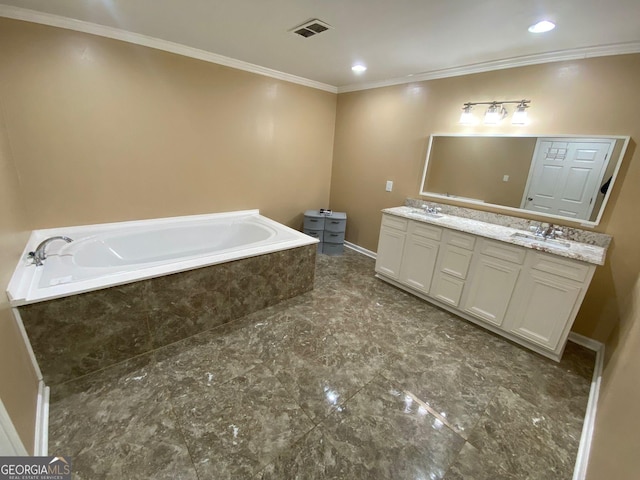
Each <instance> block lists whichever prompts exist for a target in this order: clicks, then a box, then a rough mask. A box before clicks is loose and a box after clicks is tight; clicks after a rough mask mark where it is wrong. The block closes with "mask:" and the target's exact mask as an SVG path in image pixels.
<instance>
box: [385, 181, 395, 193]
mask: <svg viewBox="0 0 640 480" xmlns="http://www.w3.org/2000/svg"><path fill="white" fill-rule="evenodd" d="M385 190H386V191H387V192H390V191H391V190H393V180H387V186H386V187H385Z"/></svg>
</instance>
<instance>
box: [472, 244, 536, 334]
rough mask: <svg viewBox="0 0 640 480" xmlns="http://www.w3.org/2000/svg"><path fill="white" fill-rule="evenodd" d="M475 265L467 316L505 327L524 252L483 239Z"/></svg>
mask: <svg viewBox="0 0 640 480" xmlns="http://www.w3.org/2000/svg"><path fill="white" fill-rule="evenodd" d="M480 242H481V245H480V248H479V251H478V254H477V255H475V258H474V262H473V267H472V271H473V277H472V280H471V281H470V285H469V288H468V289H467V292H466V295H465V299H464V302H463V309H464V311H465V312H467V313H469V314H471V315H475V316H476V317H478V318H480V319H481V320H484V321H486V322H489V323H490V324H492V325H495V326H496V327H500V326H502V324H503V322H504V319H505V316H506V314H507V308H508V307H509V303H510V302H511V298H512V296H513V292H514V289H515V286H516V282H517V280H518V278H519V276H520V271H521V269H522V265H521V264H522V263H523V261H524V257H525V252H524V250H523V249H521V248H517V247H510V246H507V245H500V242H495V241H491V240H486V239H482V240H480Z"/></svg>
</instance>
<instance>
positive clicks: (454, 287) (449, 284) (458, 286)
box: [430, 274, 464, 307]
mask: <svg viewBox="0 0 640 480" xmlns="http://www.w3.org/2000/svg"><path fill="white" fill-rule="evenodd" d="M463 288H464V282H463V281H462V280H458V279H457V278H453V277H451V276H449V275H445V274H439V275H438V276H437V277H436V279H435V282H434V285H433V287H432V288H431V292H430V293H431V295H432V296H433V297H435V298H437V299H438V300H440V301H441V302H444V303H447V304H449V305H453V306H454V307H457V306H458V305H459V304H460V297H461V296H462V289H463Z"/></svg>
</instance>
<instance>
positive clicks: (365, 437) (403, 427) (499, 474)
mask: <svg viewBox="0 0 640 480" xmlns="http://www.w3.org/2000/svg"><path fill="white" fill-rule="evenodd" d="M316 261H317V269H316V276H315V288H314V289H313V290H312V291H309V292H307V293H305V294H304V295H300V296H298V297H295V298H293V299H290V300H287V301H284V302H281V303H279V304H277V305H275V306H271V307H268V308H266V309H263V310H260V311H258V312H255V313H252V314H250V315H248V316H245V317H242V318H241V319H238V320H235V321H233V322H230V323H227V324H225V325H221V326H219V327H216V328H214V329H211V330H208V331H206V332H203V333H200V334H197V335H195V336H193V337H189V338H187V339H184V340H180V341H178V342H176V343H173V344H171V345H167V346H165V347H161V348H159V349H157V350H154V351H153V352H151V353H147V354H143V355H139V356H138V357H136V358H134V359H132V360H129V361H125V362H122V363H119V364H117V365H114V366H112V367H109V368H106V369H104V370H102V371H100V372H96V373H92V374H90V375H86V376H84V377H82V378H80V379H77V380H73V381H70V382H67V383H65V384H62V385H54V386H53V388H52V404H51V413H50V430H49V432H50V433H49V435H50V436H49V440H50V445H49V453H50V454H52V455H69V456H71V457H72V458H73V460H74V474H75V476H74V478H76V479H79V480H82V479H98V478H102V479H108V478H109V479H110V478H114V479H116V478H117V479H121V478H159V479H162V478H166V479H197V478H199V479H209V478H215V479H216V480H220V479H240V478H242V479H244V478H247V479H262V480H266V479H278V480H283V479H294V478H305V479H307V478H308V479H329V478H331V479H349V480H355V479H365V478H366V479H371V480H375V479H394V480H397V479H412V480H413V479H416V478H427V479H442V478H444V479H446V480H454V479H455V480H458V479H465V480H474V479H477V480H480V479H483V480H484V479H491V480H500V479H514V480H515V479H530V480H534V479H544V480H547V479H551V478H552V479H554V480H565V479H566V480H568V479H570V478H571V475H572V471H573V465H574V462H575V459H576V453H577V450H578V443H579V439H580V433H581V428H582V422H583V417H584V413H585V408H586V405H587V400H588V395H589V388H590V382H591V377H592V372H593V367H594V357H595V355H594V353H593V352H591V351H588V350H586V349H584V348H583V347H579V346H577V345H575V344H572V343H569V345H568V347H567V349H566V352H565V355H564V357H563V359H562V361H561V363H559V364H558V363H555V362H553V361H550V360H547V359H545V358H542V357H540V356H538V355H536V354H534V353H532V352H529V351H527V350H525V349H523V348H521V347H518V346H516V345H514V344H512V343H510V342H508V341H506V340H504V339H502V338H499V337H497V336H495V335H493V334H491V333H489V332H487V331H484V330H482V329H480V328H477V327H476V326H474V325H471V324H469V323H467V322H465V321H463V320H461V319H459V318H458V317H456V316H455V315H452V314H449V313H447V312H445V311H443V310H440V309H438V308H436V307H434V306H432V305H430V304H428V303H426V302H423V301H422V300H419V299H418V298H416V297H414V296H412V295H409V294H407V293H405V292H403V291H401V290H398V289H396V288H394V287H392V286H390V285H388V284H386V283H384V282H381V281H379V280H377V279H375V278H374V277H373V269H374V261H373V260H371V259H369V258H367V257H365V256H362V255H359V254H356V253H354V252H352V251H350V250H348V251H346V252H345V255H343V256H340V257H328V256H324V255H322V256H318V258H317V260H316Z"/></svg>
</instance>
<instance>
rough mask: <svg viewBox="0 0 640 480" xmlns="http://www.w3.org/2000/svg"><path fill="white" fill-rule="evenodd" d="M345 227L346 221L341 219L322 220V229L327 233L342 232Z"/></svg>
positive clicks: (328, 218)
mask: <svg viewBox="0 0 640 480" xmlns="http://www.w3.org/2000/svg"><path fill="white" fill-rule="evenodd" d="M346 227H347V220H346V219H343V218H331V217H327V218H325V219H324V229H325V230H326V231H328V232H344V231H345V229H346Z"/></svg>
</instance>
